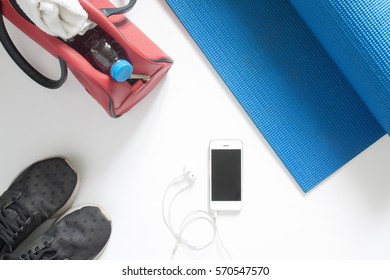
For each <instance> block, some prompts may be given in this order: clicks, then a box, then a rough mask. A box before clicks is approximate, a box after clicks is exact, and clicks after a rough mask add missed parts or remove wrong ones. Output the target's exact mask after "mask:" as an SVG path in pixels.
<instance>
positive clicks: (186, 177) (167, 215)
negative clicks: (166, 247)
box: [162, 166, 231, 259]
mask: <svg viewBox="0 0 390 280" xmlns="http://www.w3.org/2000/svg"><path fill="white" fill-rule="evenodd" d="M195 181H196V175H195V174H194V173H193V172H192V170H191V168H189V167H188V166H186V167H185V168H184V171H183V172H182V173H181V174H180V175H179V176H177V177H176V178H175V179H173V180H172V181H171V183H170V184H169V185H168V186H167V189H166V190H165V193H164V197H163V201H162V214H163V219H164V223H165V225H166V226H167V228H168V229H169V231H170V232H171V233H172V235H173V237H174V238H175V239H176V244H175V247H174V249H173V252H172V255H171V259H173V257H174V256H175V253H176V251H177V249H178V247H179V245H180V244H183V245H185V246H187V247H189V248H191V249H193V250H202V249H205V248H206V247H208V246H210V245H211V244H212V243H213V242H214V240H215V236H216V235H217V236H218V237H219V235H218V230H217V225H216V212H214V213H210V212H207V211H204V210H197V211H192V212H190V213H188V214H187V215H186V216H185V217H184V219H183V220H182V222H181V226H180V230H179V231H176V230H175V229H174V228H173V226H172V221H171V209H172V205H173V202H174V201H175V199H176V198H177V197H178V196H179V194H181V193H182V192H183V191H185V190H186V189H188V188H189V187H191V186H192V185H194V184H195ZM180 183H186V185H185V186H184V187H182V188H180V189H179V190H177V191H176V193H175V195H174V196H173V197H172V199H171V202H170V204H169V206H168V208H167V209H165V201H166V197H167V193H168V191H169V189H170V188H171V187H172V186H174V185H175V184H180ZM197 220H205V221H207V222H208V223H209V224H210V225H211V227H212V230H213V233H212V238H211V240H210V241H209V242H207V243H205V244H200V245H198V244H193V243H191V242H190V241H189V240H187V239H185V238H183V233H184V231H185V229H186V228H187V227H188V226H189V225H190V224H191V223H193V222H195V221H197ZM219 240H220V241H221V239H220V238H219ZM221 244H222V247H223V248H224V250H225V252H226V254H227V255H228V256H229V258H230V259H231V257H230V255H229V253H228V252H227V250H226V248H225V246H224V245H223V243H222V242H221Z"/></svg>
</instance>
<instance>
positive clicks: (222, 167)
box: [211, 149, 241, 201]
mask: <svg viewBox="0 0 390 280" xmlns="http://www.w3.org/2000/svg"><path fill="white" fill-rule="evenodd" d="M211 186H212V188H211V200H213V201H241V150H239V149H231V150H227V149H221V150H218V149H215V150H214V149H213V150H211Z"/></svg>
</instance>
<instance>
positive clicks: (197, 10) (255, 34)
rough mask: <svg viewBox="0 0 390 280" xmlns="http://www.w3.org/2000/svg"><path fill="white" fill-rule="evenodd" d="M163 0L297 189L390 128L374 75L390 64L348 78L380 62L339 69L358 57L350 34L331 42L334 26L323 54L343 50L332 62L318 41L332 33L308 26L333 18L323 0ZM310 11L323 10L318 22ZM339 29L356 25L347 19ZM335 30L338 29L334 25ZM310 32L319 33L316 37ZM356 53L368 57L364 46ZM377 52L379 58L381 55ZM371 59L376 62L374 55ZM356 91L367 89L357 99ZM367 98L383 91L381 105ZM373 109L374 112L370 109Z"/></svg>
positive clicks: (314, 182)
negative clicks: (348, 59)
mask: <svg viewBox="0 0 390 280" xmlns="http://www.w3.org/2000/svg"><path fill="white" fill-rule="evenodd" d="M167 2H168V3H169V5H170V6H171V8H172V9H173V11H174V12H175V13H176V15H177V16H178V18H179V19H180V20H181V22H182V23H183V25H184V26H185V27H186V29H187V30H188V32H189V33H190V34H191V36H192V37H193V38H194V40H195V41H196V43H197V44H198V45H199V47H200V48H201V49H202V51H203V52H204V54H205V55H206V57H207V58H208V59H209V61H210V62H211V64H212V65H213V66H214V68H215V69H216V71H217V72H218V73H219V75H220V76H221V77H222V79H223V80H224V82H225V83H226V84H227V86H228V87H229V88H230V90H231V92H232V93H233V94H234V95H235V97H236V98H237V100H238V101H239V102H240V104H241V105H242V107H243V108H244V109H245V111H246V112H247V114H248V115H249V116H250V118H251V119H252V120H253V122H254V123H255V125H256V126H257V127H258V129H259V130H260V131H261V133H262V134H263V135H264V137H265V138H266V139H267V141H268V142H269V144H270V145H271V146H272V148H273V149H274V151H275V152H276V154H277V155H278V156H279V157H280V159H281V160H282V161H283V163H284V164H285V166H286V167H287V169H288V170H289V172H290V173H291V174H292V175H293V177H294V178H295V179H296V181H297V182H298V184H299V185H300V186H301V188H302V190H303V191H305V192H307V191H309V190H310V189H312V188H313V187H314V186H316V185H318V184H319V183H320V182H321V181H323V180H324V179H325V178H327V177H328V176H329V175H331V174H332V173H333V172H335V171H336V170H337V169H339V168H340V167H341V166H343V165H344V164H345V163H347V162H348V161H349V160H351V159H352V158H353V157H355V156H356V155H357V154H359V153H360V152H362V151H363V150H364V149H366V148H367V147H368V146H370V145H371V144H372V143H374V142H375V141H376V140H378V139H379V138H380V137H381V136H383V135H384V134H385V129H384V128H386V130H387V132H389V131H390V127H388V126H386V124H389V123H388V122H389V104H390V102H389V103H387V101H389V100H386V98H388V97H389V87H388V86H389V80H387V81H386V79H388V78H389V77H388V76H387V77H386V76H385V77H383V76H381V75H383V73H384V74H386V75H388V74H389V72H388V71H389V68H387V70H386V69H385V70H383V73H379V74H378V73H376V74H377V76H375V75H374V74H372V75H371V74H369V75H371V76H370V77H369V78H368V77H367V76H366V75H367V74H364V73H361V75H360V76H357V77H356V78H355V76H354V74H355V73H353V72H354V68H355V67H356V65H358V64H359V65H360V64H361V65H360V66H361V68H356V69H355V70H356V71H357V72H359V71H365V70H366V68H365V67H371V68H370V69H369V70H370V71H375V70H378V69H380V68H381V67H382V66H386V63H388V61H387V62H384V63H383V64H376V65H378V69H376V68H375V67H373V65H372V64H369V62H367V63H366V64H365V63H361V62H360V60H359V58H358V57H356V56H354V57H353V58H352V59H354V60H355V63H354V64H350V65H348V66H346V67H340V66H339V65H338V63H344V61H343V52H344V53H348V54H349V55H355V54H356V53H354V52H353V51H352V48H348V47H347V45H348V44H351V45H354V41H353V40H355V38H354V37H353V36H352V35H351V37H347V38H343V40H339V39H340V38H341V37H342V34H343V32H346V31H345V30H338V33H337V36H335V37H334V38H333V40H334V42H333V43H332V44H333V45H332V44H331V48H330V49H334V50H335V51H334V52H337V50H336V49H337V43H338V42H339V43H340V46H341V47H342V48H343V51H342V53H341V54H340V57H341V58H340V59H334V58H333V57H332V56H331V55H332V52H330V51H329V50H328V49H327V47H329V46H328V45H326V44H324V41H327V40H328V37H332V36H329V34H327V32H328V30H326V29H325V27H321V26H320V27H318V28H317V29H315V28H313V27H312V26H316V25H317V24H318V25H322V24H323V21H326V20H332V19H331V18H329V17H328V15H327V14H326V13H325V12H324V11H322V10H321V9H322V8H325V9H329V10H331V9H332V8H333V6H332V5H328V6H327V5H325V4H324V3H326V2H331V1H325V0H323V1H309V2H310V5H307V7H305V5H306V4H307V3H308V1H303V0H302V1H300V0H296V1H292V2H289V1H287V0H262V1H258V0H243V1H233V0H212V1H210V0H199V1H191V0H167ZM311 2H321V3H323V6H321V5H320V4H319V3H317V4H314V3H311ZM333 2H335V3H336V2H340V3H341V2H343V1H333ZM350 2H351V1H350ZM354 2H363V1H354ZM371 2H372V1H371ZM378 2H381V1H378ZM382 2H383V1H382ZM335 5H337V3H336V4H335ZM311 6H312V8H310V7H311ZM310 9H313V10H316V9H317V12H318V13H320V14H321V13H324V14H323V15H322V16H321V17H319V18H318V19H316V15H315V14H311V12H310ZM298 11H300V12H302V13H303V15H304V16H301V15H300V14H299V13H298ZM334 13H335V14H337V12H334ZM333 16H334V17H336V15H333ZM387 17H388V16H387ZM306 20H307V21H308V22H309V23H306V22H305V21H306ZM335 20H336V21H337V20H338V19H337V18H336V19H335ZM344 24H346V25H348V24H351V25H353V24H354V23H353V22H348V21H347V20H346V22H345V23H344ZM335 26H336V27H337V28H340V29H343V27H342V26H339V25H337V23H335ZM313 30H314V31H313ZM351 30H353V28H352V29H351ZM315 32H319V33H321V34H322V35H323V36H320V37H317V36H316V34H315ZM351 32H352V31H351ZM353 32H354V31H353ZM335 34H336V32H335ZM373 40H375V39H373ZM384 48H386V46H384ZM357 50H362V49H361V48H360V47H357ZM357 53H359V52H357ZM362 54H363V55H365V54H366V53H365V52H364V49H363V51H362ZM382 55H383V56H384V58H386V55H388V53H387V54H386V53H382ZM372 59H373V60H375V59H376V57H375V55H374V54H373V57H372ZM374 64H375V63H374ZM370 73H372V72H370ZM352 76H353V77H354V79H352ZM361 77H364V80H363V81H361ZM376 77H379V78H376ZM378 79H382V82H383V80H384V82H383V85H382V86H381V87H379V86H378V85H376V82H377V81H378ZM359 81H360V82H359ZM355 82H359V83H356V85H355V84H354V83H355ZM367 82H368V83H369V84H368V85H367V84H366V83H367ZM359 90H362V91H365V90H372V91H373V93H370V92H367V91H365V92H363V93H362V94H359V93H358V91H359ZM386 90H387V93H386ZM365 94H366V95H365ZM386 94H387V95H386ZM370 95H372V96H374V99H375V98H379V97H380V96H381V95H384V96H385V97H384V98H383V99H381V100H380V102H382V103H383V104H381V103H380V102H379V101H378V100H377V101H378V102H376V101H372V102H367V99H370ZM386 96H387V97H386ZM366 103H367V104H366ZM368 103H369V104H368ZM375 106H379V107H380V106H382V109H378V112H372V108H377V107H375ZM374 114H375V115H374ZM377 118H378V120H379V121H378V120H377ZM380 122H381V123H382V124H381V123H380ZM382 126H383V127H384V128H383V127H382Z"/></svg>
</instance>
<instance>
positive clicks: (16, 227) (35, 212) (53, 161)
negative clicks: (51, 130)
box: [0, 157, 78, 257]
mask: <svg viewBox="0 0 390 280" xmlns="http://www.w3.org/2000/svg"><path fill="white" fill-rule="evenodd" d="M77 191H78V176H77V174H76V172H75V171H74V169H73V168H72V167H71V166H70V164H69V163H68V161H67V160H66V159H64V158H60V157H55V158H50V159H45V160H42V161H39V162H36V163H34V164H32V165H30V166H29V167H27V168H26V169H25V170H24V171H22V173H21V174H20V175H19V176H17V177H16V179H15V180H14V181H13V182H12V184H11V186H10V187H9V188H8V189H7V190H6V191H5V192H4V193H3V194H2V195H1V196H0V257H1V256H2V255H3V254H6V253H12V252H13V251H14V250H15V248H16V247H17V246H18V245H19V244H20V243H22V241H23V240H25V239H26V238H27V236H29V235H30V233H31V232H33V231H34V230H35V229H36V228H37V227H38V226H40V225H41V224H42V223H44V222H45V221H46V220H48V219H50V218H54V217H58V216H59V215H61V214H62V213H64V212H65V211H66V210H67V209H68V208H69V207H70V205H71V204H72V202H73V200H74V199H75V197H76V194H77Z"/></svg>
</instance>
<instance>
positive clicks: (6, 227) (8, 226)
mask: <svg viewBox="0 0 390 280" xmlns="http://www.w3.org/2000/svg"><path fill="white" fill-rule="evenodd" d="M9 209H11V210H14V211H15V213H16V214H17V216H16V217H13V215H10V212H9ZM33 218H34V216H33V215H32V213H31V212H30V211H29V210H28V209H27V208H26V207H25V206H24V205H23V204H22V203H20V201H18V200H17V198H12V203H11V204H10V205H6V204H3V205H1V207H0V239H1V240H3V241H4V242H5V243H6V244H8V245H10V246H11V245H13V243H14V242H15V241H16V238H17V237H18V236H19V234H20V233H22V232H23V229H24V227H25V226H26V225H27V224H28V222H29V221H30V220H31V219H33Z"/></svg>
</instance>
